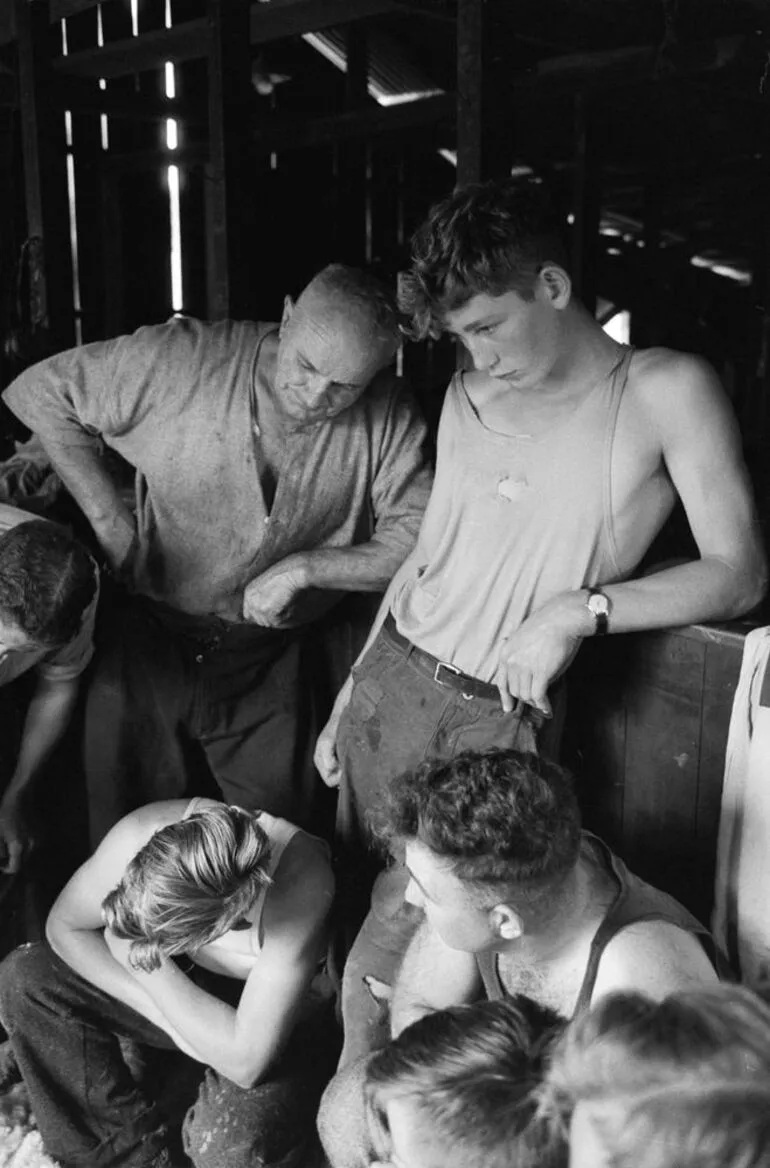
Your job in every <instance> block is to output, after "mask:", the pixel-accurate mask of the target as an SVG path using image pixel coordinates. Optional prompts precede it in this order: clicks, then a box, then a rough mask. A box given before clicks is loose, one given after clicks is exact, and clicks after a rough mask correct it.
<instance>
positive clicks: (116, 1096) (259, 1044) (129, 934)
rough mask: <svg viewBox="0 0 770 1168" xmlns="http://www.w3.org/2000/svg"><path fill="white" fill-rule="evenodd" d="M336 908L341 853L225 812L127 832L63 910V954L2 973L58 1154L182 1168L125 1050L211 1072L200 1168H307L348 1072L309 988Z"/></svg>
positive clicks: (144, 817) (177, 816)
mask: <svg viewBox="0 0 770 1168" xmlns="http://www.w3.org/2000/svg"><path fill="white" fill-rule="evenodd" d="M332 897H333V878H332V874H331V870H330V867H329V859H328V849H327V847H326V845H325V844H323V843H322V842H321V841H320V840H317V839H316V838H315V837H312V836H308V835H306V834H305V833H304V832H302V831H300V830H299V829H297V828H295V827H293V826H292V825H291V824H289V823H287V822H286V821H285V820H281V819H274V818H273V817H272V816H270V815H268V814H267V813H264V812H260V813H251V812H246V811H242V810H241V809H240V808H238V807H226V806H224V805H222V804H217V803H215V802H214V801H213V800H209V799H193V800H192V801H180V800H174V801H169V802H163V803H154V804H151V805H149V806H147V807H144V808H140V809H139V810H138V811H135V812H133V813H132V814H130V815H128V816H126V817H125V818H124V819H123V820H121V822H120V823H119V824H117V825H116V826H115V827H114V828H113V829H112V831H110V832H109V834H108V835H107V836H106V837H105V839H104V841H103V842H102V844H101V845H100V846H99V848H98V849H97V851H96V852H95V853H94V855H93V856H92V857H91V859H90V860H89V861H88V862H87V863H86V864H84V865H83V867H82V868H81V869H80V870H79V871H78V872H76V873H75V875H74V876H73V877H72V879H71V880H70V882H69V884H68V885H67V886H66V887H65V889H64V891H63V892H62V893H61V895H60V897H59V899H58V900H57V901H56V903H55V904H54V906H53V908H52V910H51V914H50V916H49V919H48V923H47V929H46V933H47V938H48V944H44V943H40V944H36V945H25V946H22V947H21V948H20V949H17V950H16V951H15V952H14V953H13V954H11V956H10V957H8V958H7V959H6V961H5V963H4V964H3V966H0V1016H1V1017H2V1023H3V1025H4V1026H5V1028H6V1030H7V1031H8V1035H9V1038H10V1041H11V1044H12V1046H13V1052H14V1055H15V1057H16V1061H17V1063H18V1065H19V1068H20V1070H21V1072H22V1075H23V1077H24V1080H25V1083H26V1085H27V1089H28V1091H29V1095H30V1101H31V1104H32V1109H33V1111H34V1114H35V1116H36V1118H37V1122H38V1125H39V1127H40V1131H41V1133H42V1136H43V1140H44V1143H45V1146H46V1150H47V1151H48V1152H49V1153H50V1154H51V1155H52V1156H54V1157H55V1158H56V1159H58V1160H61V1161H62V1162H63V1163H66V1164H71V1165H75V1166H76V1168H86V1166H88V1168H99V1166H101V1165H103V1166H104V1168H107V1166H108V1165H110V1166H112V1165H123V1166H125V1168H129V1166H130V1168H149V1166H153V1168H158V1166H161V1165H166V1164H169V1163H170V1162H171V1161H170V1158H169V1133H168V1131H167V1130H166V1128H165V1126H164V1124H163V1122H162V1121H161V1118H160V1114H159V1111H158V1107H157V1105H156V1101H155V1100H153V1099H151V1098H148V1097H147V1096H146V1094H145V1093H144V1092H143V1090H142V1088H141V1086H140V1085H138V1084H137V1083H136V1082H135V1081H134V1079H133V1077H132V1075H131V1073H130V1071H129V1068H128V1066H127V1065H126V1062H125V1061H124V1059H123V1057H122V1052H121V1046H120V1042H119V1040H120V1039H126V1038H128V1039H133V1040H135V1041H137V1042H139V1043H140V1044H142V1043H143V1044H147V1045H150V1046H157V1047H174V1046H176V1047H178V1048H179V1049H180V1050H182V1051H184V1052H185V1053H186V1054H188V1055H189V1056H190V1057H191V1058H193V1059H196V1060H197V1061H198V1062H200V1063H201V1064H202V1065H203V1066H205V1067H206V1068H207V1069H206V1071H205V1075H204V1076H203V1079H202V1083H201V1087H200V1091H199V1096H198V1101H197V1103H196V1104H195V1105H194V1106H193V1107H192V1108H191V1110H190V1111H189V1112H188V1114H187V1118H186V1120H185V1124H184V1144H185V1151H186V1153H187V1155H188V1156H189V1157H190V1159H191V1160H192V1161H193V1163H194V1164H196V1165H199V1166H203V1165H206V1166H211V1165H220V1164H222V1163H227V1164H228V1165H230V1166H232V1168H236V1166H240V1165H243V1166H244V1168H247V1166H249V1168H250V1166H251V1165H253V1164H255V1163H259V1164H265V1165H267V1164H275V1165H278V1164H281V1165H284V1164H289V1163H294V1162H295V1157H297V1156H299V1155H300V1153H301V1150H302V1147H303V1146H304V1144H305V1143H306V1141H307V1139H308V1136H309V1134H310V1133H311V1132H312V1129H313V1120H314V1118H315V1110H316V1105H317V1101H318V1097H319V1096H320V1092H321V1090H322V1087H323V1084H324V1081H325V1079H326V1078H328V1075H329V1073H330V1069H331V1067H330V1062H331V1060H332V1059H333V1056H334V1042H333V1031H332V1030H331V1029H330V1027H329V1024H328V1023H329V1021H330V1020H331V1012H330V1010H329V1009H328V1003H323V1002H322V1003H320V1004H319V1003H318V1000H317V995H316V998H315V999H314V997H313V994H311V992H310V991H311V982H312V981H313V978H314V976H315V974H316V973H317V971H318V967H319V961H320V960H321V958H322V956H323V954H324V949H325V943H326V922H327V916H328V913H329V909H330V906H331V901H332Z"/></svg>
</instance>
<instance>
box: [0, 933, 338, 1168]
mask: <svg viewBox="0 0 770 1168" xmlns="http://www.w3.org/2000/svg"><path fill="white" fill-rule="evenodd" d="M192 976H194V977H195V980H196V982H199V983H200V984H201V985H202V986H203V988H205V989H206V990H207V991H208V992H212V993H213V992H215V990H221V991H222V992H221V993H218V994H217V996H220V997H224V998H227V999H228V1000H229V999H230V998H232V997H233V994H236V995H237V993H239V992H240V988H241V986H242V983H240V982H236V981H234V979H231V978H223V977H218V976H216V975H213V974H209V973H207V972H206V971H204V970H199V969H197V967H195V973H194V974H192ZM0 1019H2V1022H3V1025H4V1026H5V1028H6V1030H7V1031H8V1034H9V1038H10V1041H11V1045H12V1047H13V1052H14V1055H15V1057H16V1061H17V1063H18V1065H19V1069H20V1070H21V1073H22V1075H23V1077H24V1081H25V1084H26V1087H27V1091H28V1093H29V1098H30V1102H31V1105H32V1110H33V1112H34V1115H35V1118H36V1121H37V1124H38V1127H39V1129H40V1132H41V1135H42V1138H43V1143H44V1145H45V1148H46V1151H47V1152H48V1153H49V1154H50V1155H51V1156H53V1157H54V1158H55V1159H56V1160H58V1161H59V1162H60V1164H61V1165H63V1166H65V1165H67V1166H69V1165H71V1166H73V1168H150V1166H151V1165H153V1163H154V1162H155V1160H156V1158H157V1157H158V1156H159V1154H160V1153H161V1152H162V1151H164V1149H166V1148H168V1147H169V1145H171V1146H173V1145H174V1142H175V1141H174V1137H173V1135H172V1133H171V1132H170V1130H169V1127H168V1124H167V1116H166V1115H165V1113H164V1111H163V1110H162V1108H161V1106H160V1105H159V1100H158V1099H157V1098H153V1097H150V1093H149V1092H148V1090H147V1089H146V1087H143V1085H142V1084H141V1081H139V1082H137V1080H136V1077H135V1076H134V1074H132V1072H131V1069H130V1068H129V1065H128V1064H127V1062H126V1060H125V1058H124V1055H123V1052H122V1047H121V1040H125V1039H130V1040H132V1041H133V1042H135V1043H138V1044H139V1045H140V1048H141V1047H154V1048H162V1049H167V1050H176V1048H175V1047H174V1044H173V1043H172V1041H171V1039H170V1038H169V1037H168V1036H167V1035H166V1034H165V1033H164V1032H163V1031H162V1030H160V1029H158V1028H157V1027H156V1026H154V1025H153V1024H152V1023H151V1022H149V1021H147V1020H146V1019H145V1018H143V1017H142V1016H141V1015H140V1014H137V1013H136V1012H135V1011H134V1010H132V1009H131V1008H130V1007H129V1006H126V1005H124V1004H123V1003H122V1002H120V1001H118V1000H117V999H116V998H113V997H111V996H110V995H109V994H105V993H103V992H102V991H101V990H99V989H97V987H96V986H93V985H91V983H90V982H87V981H86V980H85V979H84V978H82V977H80V976H79V974H77V973H76V972H75V971H74V970H72V969H71V968H70V967H69V966H68V965H67V964H65V963H64V962H63V961H61V960H60V959H59V958H58V957H57V956H56V954H55V953H54V952H53V951H52V950H51V949H50V947H49V946H48V945H47V944H46V943H45V942H40V943H35V944H31V945H23V946H21V947H20V948H19V949H16V950H15V951H14V952H13V953H11V954H10V955H9V956H8V957H7V958H6V959H5V961H4V962H3V963H2V965H0ZM338 1050H339V1047H338V1044H337V1041H336V1031H335V1026H334V1019H333V1010H332V1008H331V1003H330V1002H329V1001H328V1000H327V1001H319V1003H318V1004H317V1006H316V1007H315V1008H313V1009H312V1010H309V1011H308V1012H307V1016H306V1017H304V1018H303V1019H302V1021H300V1022H298V1023H297V1025H296V1026H295V1029H294V1032H293V1033H292V1036H291V1038H290V1039H289V1042H288V1044H287V1046H286V1048H285V1050H284V1052H283V1054H282V1055H281V1056H280V1057H279V1059H278V1060H277V1061H276V1063H275V1065H274V1066H273V1067H271V1069H270V1072H269V1075H268V1077H267V1078H266V1079H265V1080H264V1081H263V1082H260V1083H258V1084H257V1085H256V1086H255V1087H252V1088H243V1087H239V1086H238V1085H237V1084H235V1083H233V1082H231V1081H230V1080H229V1079H226V1078H225V1077H224V1076H222V1075H220V1074H218V1073H217V1072H216V1071H214V1070H213V1069H212V1068H211V1067H207V1068H205V1069H204V1068H203V1067H202V1066H200V1067H199V1066H198V1065H197V1064H193V1063H192V1062H191V1060H189V1059H186V1057H185V1056H183V1055H181V1053H178V1058H179V1060H180V1064H184V1065H185V1067H186V1069H188V1070H191V1071H192V1073H193V1076H194V1080H195V1081H197V1082H198V1083H199V1086H198V1094H197V1100H196V1101H195V1102H194V1103H193V1105H192V1107H190V1108H189V1110H188V1111H187V1113H186V1115H185V1116H184V1121H183V1124H182V1138H183V1142H184V1151H185V1153H186V1155H187V1156H188V1157H189V1159H190V1160H191V1161H192V1163H193V1164H194V1165H195V1166H196V1168H261V1166H263V1165H272V1166H275V1168H277V1166H279V1165H280V1168H289V1166H290V1165H292V1166H293V1165H295V1164H296V1163H298V1162H299V1160H300V1158H301V1156H302V1154H303V1152H304V1149H305V1147H306V1146H307V1144H308V1141H309V1140H310V1139H311V1138H312V1137H313V1131H314V1123H315V1116H316V1111H317V1107H318V1101H319V1099H320V1096H321V1093H322V1091H323V1088H324V1086H325V1084H326V1082H327V1081H328V1079H329V1078H330V1076H331V1074H332V1073H333V1069H334V1063H335V1062H336V1058H337V1054H338ZM180 1120H181V1115H180Z"/></svg>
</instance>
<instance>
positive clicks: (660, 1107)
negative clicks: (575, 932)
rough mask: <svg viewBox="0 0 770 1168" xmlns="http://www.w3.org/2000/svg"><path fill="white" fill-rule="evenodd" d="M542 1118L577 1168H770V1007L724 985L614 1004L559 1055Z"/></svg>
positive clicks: (571, 1033)
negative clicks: (560, 1131)
mask: <svg viewBox="0 0 770 1168" xmlns="http://www.w3.org/2000/svg"><path fill="white" fill-rule="evenodd" d="M542 1110H543V1112H544V1113H545V1114H547V1115H549V1116H550V1117H551V1118H552V1120H554V1121H555V1122H557V1123H561V1124H562V1125H565V1126H566V1125H568V1130H569V1146H570V1161H569V1162H570V1168H759V1165H765V1164H770V1007H768V1006H767V1004H766V1003H765V1002H763V1001H762V1000H761V999H760V998H759V997H758V996H757V995H756V994H755V993H753V992H752V991H751V990H749V989H747V988H745V987H742V986H731V985H725V984H723V985H714V986H708V987H704V988H703V989H693V990H690V991H687V992H681V993H677V994H671V995H670V996H669V997H667V998H665V999H664V1000H663V1001H662V1002H654V1001H652V1000H651V999H650V998H648V997H646V996H645V995H644V994H639V993H616V994H611V995H609V996H608V997H606V998H604V999H603V1000H601V1001H600V1002H598V1003H597V1005H595V1006H594V1007H593V1009H592V1010H590V1011H589V1012H588V1013H587V1014H585V1015H583V1016H582V1017H581V1018H578V1019H576V1020H575V1021H574V1022H572V1023H571V1024H570V1025H569V1027H568V1028H567V1030H566V1031H565V1033H564V1036H563V1037H562V1039H561V1040H560V1041H559V1043H558V1044H557V1046H556V1048H555V1051H554V1054H553V1060H552V1065H551V1067H550V1070H549V1072H548V1074H547V1076H546V1081H545V1086H544V1089H543V1107H542Z"/></svg>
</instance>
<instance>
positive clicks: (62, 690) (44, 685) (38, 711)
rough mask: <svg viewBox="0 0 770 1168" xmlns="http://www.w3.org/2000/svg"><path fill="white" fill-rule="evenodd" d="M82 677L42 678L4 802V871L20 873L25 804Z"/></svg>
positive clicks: (0, 831) (0, 865) (0, 824)
mask: <svg viewBox="0 0 770 1168" xmlns="http://www.w3.org/2000/svg"><path fill="white" fill-rule="evenodd" d="M78 680H79V679H78V678H70V679H68V680H66V681H55V680H53V679H51V678H46V677H39V678H38V682H37V685H36V687H35V692H34V694H33V695H32V701H31V702H30V704H29V709H28V710H27V716H26V719H25V721H24V731H23V734H22V739H21V747H20V749H19V757H18V758H17V760H16V766H15V768H14V772H13V775H12V776H11V780H10V782H9V784H8V786H7V787H6V789H5V791H4V792H3V797H2V801H0V848H1V849H2V850H3V854H2V855H0V870H2V871H3V872H17V871H18V870H19V867H20V865H21V857H22V852H23V850H24V845H25V833H24V829H23V826H22V804H23V801H24V798H25V796H26V794H27V792H28V791H29V789H30V787H31V785H32V783H33V782H34V780H35V779H36V778H37V776H38V775H39V774H40V771H41V769H42V767H43V765H44V763H45V762H46V761H47V760H48V758H50V756H51V752H52V751H53V749H54V747H55V746H56V744H57V742H58V741H59V739H60V738H61V736H62V734H63V733H64V731H65V730H66V728H67V726H68V725H69V721H70V718H71V717H72V711H73V709H74V707H75V699H76V697H77V692H78Z"/></svg>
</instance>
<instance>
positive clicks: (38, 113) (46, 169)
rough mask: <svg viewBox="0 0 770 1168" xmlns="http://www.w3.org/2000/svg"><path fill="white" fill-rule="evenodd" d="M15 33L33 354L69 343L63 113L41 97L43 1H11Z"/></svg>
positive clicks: (45, 36) (45, 86) (44, 83)
mask: <svg viewBox="0 0 770 1168" xmlns="http://www.w3.org/2000/svg"><path fill="white" fill-rule="evenodd" d="M14 3H15V13H16V28H17V36H18V61H19V104H20V111H21V145H22V155H23V159H24V191H25V201H26V211H27V236H28V238H29V240H30V241H33V242H32V243H31V246H30V256H31V259H30V288H29V297H30V305H31V309H30V325H31V330H32V333H33V341H34V344H33V349H34V351H35V355H36V356H37V355H38V354H39V355H40V356H43V355H45V353H46V352H57V351H59V350H61V349H66V348H69V347H71V346H72V345H74V343H75V318H74V307H73V297H72V252H71V247H70V223H69V206H68V198H67V169H66V166H67V164H66V140H65V133H64V114H63V112H62V111H61V110H59V109H56V108H54V107H53V104H52V103H51V102H50V101H49V100H48V98H47V95H48V94H50V92H51V88H52V87H51V83H50V70H49V65H50V59H51V53H50V47H51V46H50V38H51V36H52V35H53V36H55V35H56V32H57V29H56V28H55V27H54V28H53V29H52V28H51V26H50V24H49V20H48V4H47V3H44V2H43V0H36V3H34V4H31V3H29V0H14Z"/></svg>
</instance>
